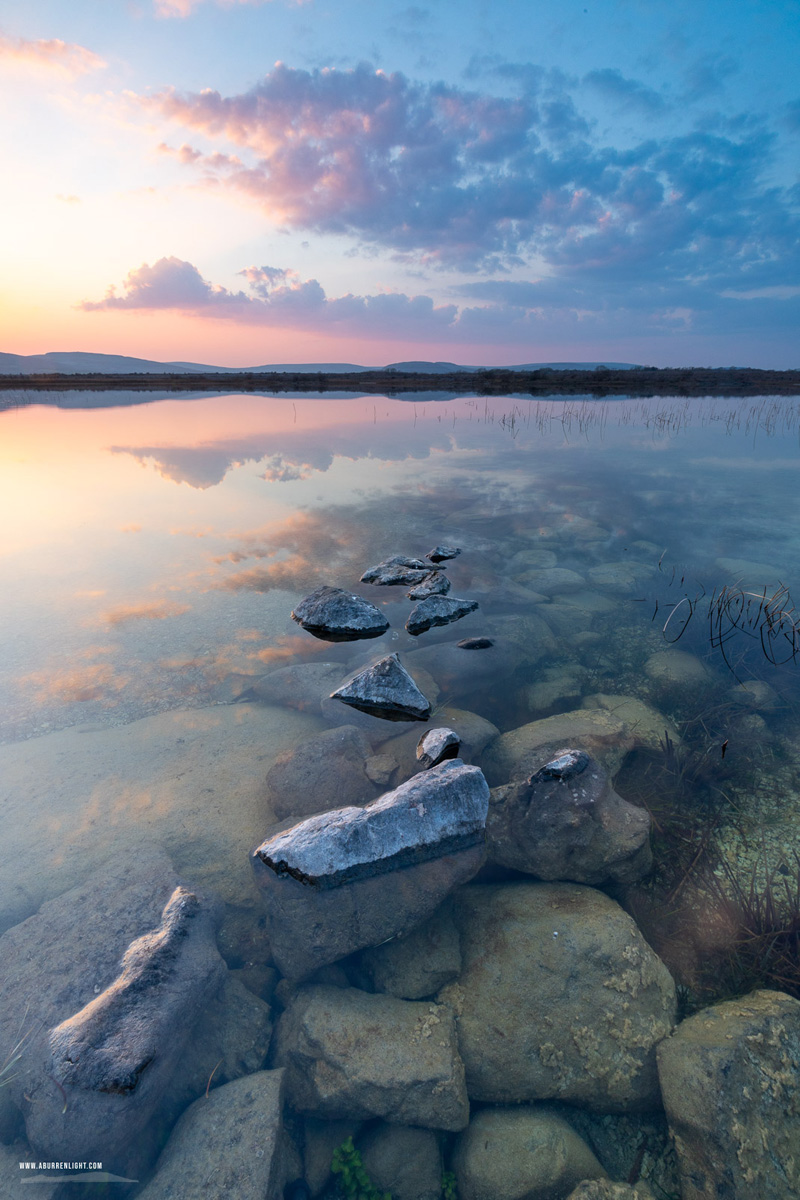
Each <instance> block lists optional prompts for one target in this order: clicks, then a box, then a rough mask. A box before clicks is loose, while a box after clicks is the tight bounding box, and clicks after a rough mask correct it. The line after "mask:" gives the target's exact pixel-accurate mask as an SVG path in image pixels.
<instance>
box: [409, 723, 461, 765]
mask: <svg viewBox="0 0 800 1200" xmlns="http://www.w3.org/2000/svg"><path fill="white" fill-rule="evenodd" d="M460 745H461V738H460V737H459V736H458V734H457V733H456V731H455V730H454V729H447V728H446V727H445V728H441V729H428V730H427V731H426V732H425V733H423V735H422V737H421V738H420V739H419V741H418V742H417V761H418V762H419V763H420V765H421V766H423V767H424V768H425V769H426V770H427V769H428V768H429V767H435V766H436V765H437V764H438V763H440V762H443V761H444V760H445V759H447V758H457V757H458V748H459V746H460Z"/></svg>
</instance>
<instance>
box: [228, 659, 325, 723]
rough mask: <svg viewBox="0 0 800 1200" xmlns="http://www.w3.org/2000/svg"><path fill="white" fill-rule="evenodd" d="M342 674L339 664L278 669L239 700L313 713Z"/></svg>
mask: <svg viewBox="0 0 800 1200" xmlns="http://www.w3.org/2000/svg"><path fill="white" fill-rule="evenodd" d="M344 674H345V672H344V669H343V667H342V664H341V663H326V662H307V663H297V664H296V665H295V666H292V667H279V668H278V670H277V671H270V673H269V674H268V675H262V676H261V678H260V679H258V680H256V682H255V683H254V684H253V686H252V687H251V688H250V689H249V691H247V692H245V693H244V694H243V696H242V699H245V698H246V699H255V700H261V701H262V702H263V703H264V704H279V705H286V706H287V707H289V708H297V709H300V711H301V712H302V711H308V712H312V713H317V712H319V705H320V701H321V700H322V699H324V698H325V697H326V696H329V695H330V694H331V692H332V691H333V689H334V688H335V687H336V685H337V683H339V681H340V680H341V678H342V676H343V675H344Z"/></svg>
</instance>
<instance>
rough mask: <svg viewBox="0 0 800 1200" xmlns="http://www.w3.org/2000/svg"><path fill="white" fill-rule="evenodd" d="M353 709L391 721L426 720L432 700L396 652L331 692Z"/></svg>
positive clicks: (332, 696)
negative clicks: (428, 698)
mask: <svg viewBox="0 0 800 1200" xmlns="http://www.w3.org/2000/svg"><path fill="white" fill-rule="evenodd" d="M331 699H332V700H341V701H342V702H343V703H344V704H350V705H352V707H353V708H358V709H361V710H362V711H363V712H366V713H371V714H372V715H373V716H378V717H384V718H385V719H386V720H388V721H427V719H428V717H429V716H430V715H431V706H430V702H429V701H428V700H427V699H426V698H425V696H423V694H422V692H421V691H420V690H419V688H418V687H417V685H416V684H415V683H414V680H413V679H412V678H411V676H410V675H409V673H408V671H407V670H406V669H405V667H404V666H403V665H402V663H401V662H400V659H399V658H398V656H397V655H396V654H388V655H387V656H386V658H381V659H379V660H378V662H376V663H373V665H372V666H371V667H367V668H366V669H365V670H363V671H359V672H358V674H357V675H354V676H353V677H352V678H351V679H349V680H347V681H346V682H345V683H343V684H342V686H341V687H339V688H337V689H336V691H335V692H332V693H331Z"/></svg>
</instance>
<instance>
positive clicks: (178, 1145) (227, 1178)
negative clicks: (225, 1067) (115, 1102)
mask: <svg viewBox="0 0 800 1200" xmlns="http://www.w3.org/2000/svg"><path fill="white" fill-rule="evenodd" d="M283 1075H284V1072H283V1071H258V1072H257V1073H256V1074H254V1075H246V1076H244V1078H242V1079H236V1080H234V1081H233V1083H227V1084H226V1085H225V1086H224V1087H221V1088H217V1089H215V1090H214V1091H212V1092H211V1093H210V1094H209V1095H208V1096H207V1097H206V1096H203V1097H201V1099H199V1100H196V1101H195V1102H194V1104H193V1105H192V1106H191V1107H190V1108H188V1109H187V1110H186V1112H185V1113H184V1114H183V1116H182V1117H181V1119H180V1121H179V1122H178V1124H177V1125H176V1126H175V1129H174V1130H173V1132H172V1136H171V1137H170V1139H169V1141H168V1142H167V1145H166V1147H165V1149H164V1151H163V1153H162V1155H161V1157H160V1158H159V1160H158V1163H157V1164H156V1171H155V1175H154V1176H153V1178H152V1179H151V1181H150V1183H148V1184H147V1186H146V1187H145V1188H144V1190H143V1191H142V1192H140V1193H139V1195H140V1196H141V1200H197V1197H198V1196H202V1197H203V1200H230V1197H232V1196H235V1197H236V1200H282V1196H283V1187H284V1184H285V1183H286V1146H285V1135H284V1132H283V1096H282V1093H283Z"/></svg>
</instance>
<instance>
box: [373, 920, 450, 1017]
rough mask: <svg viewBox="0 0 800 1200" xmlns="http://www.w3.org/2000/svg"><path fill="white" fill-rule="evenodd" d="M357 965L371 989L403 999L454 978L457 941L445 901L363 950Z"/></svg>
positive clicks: (430, 992)
mask: <svg viewBox="0 0 800 1200" xmlns="http://www.w3.org/2000/svg"><path fill="white" fill-rule="evenodd" d="M359 967H360V969H361V970H362V971H364V973H365V974H366V976H367V978H368V979H369V981H370V982H371V984H372V986H373V987H374V989H375V991H377V992H387V993H388V994H389V995H390V996H399V997H400V998H401V999H403V1000H422V999H423V998H424V997H426V996H433V995H435V994H436V992H438V991H439V989H440V988H443V987H444V986H445V985H446V984H448V983H451V982H452V981H453V980H454V979H457V978H458V975H459V973H460V971H461V943H460V939H459V933H458V927H457V926H456V923H455V921H454V920H453V909H452V903H451V902H450V901H449V900H446V901H445V902H444V904H442V905H441V906H440V907H439V908H437V910H436V912H435V913H434V914H433V915H432V916H430V917H429V918H428V920H427V921H423V922H422V924H421V925H418V926H417V928H416V929H412V930H411V932H410V933H407V934H405V935H404V936H403V937H396V938H392V940H391V941H389V942H384V943H383V945H381V946H373V947H371V948H370V949H368V950H363V951H362V952H361V954H360V955H359Z"/></svg>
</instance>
